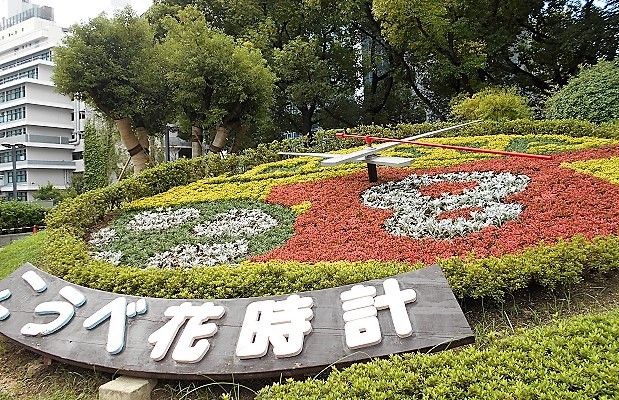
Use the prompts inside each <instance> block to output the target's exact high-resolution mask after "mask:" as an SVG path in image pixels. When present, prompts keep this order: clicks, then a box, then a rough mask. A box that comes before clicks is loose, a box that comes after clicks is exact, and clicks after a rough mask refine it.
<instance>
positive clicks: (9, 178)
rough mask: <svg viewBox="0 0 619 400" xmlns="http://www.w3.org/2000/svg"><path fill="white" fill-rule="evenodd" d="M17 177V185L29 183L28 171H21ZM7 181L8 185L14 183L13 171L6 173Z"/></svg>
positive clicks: (17, 173) (18, 171) (17, 172)
mask: <svg viewBox="0 0 619 400" xmlns="http://www.w3.org/2000/svg"><path fill="white" fill-rule="evenodd" d="M16 175H17V183H25V182H27V181H28V175H27V174H26V170H24V169H20V170H17V171H16ZM6 178H7V179H6V181H7V182H8V183H13V171H7V172H6Z"/></svg>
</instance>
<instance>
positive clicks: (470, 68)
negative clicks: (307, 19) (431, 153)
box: [374, 0, 619, 116]
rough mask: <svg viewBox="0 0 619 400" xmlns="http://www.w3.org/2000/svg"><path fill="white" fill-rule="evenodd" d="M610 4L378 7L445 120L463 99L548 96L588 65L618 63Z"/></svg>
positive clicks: (474, 1)
mask: <svg viewBox="0 0 619 400" xmlns="http://www.w3.org/2000/svg"><path fill="white" fill-rule="evenodd" d="M603 3H604V2H599V3H597V2H594V1H584V2H580V1H572V0H553V1H544V0H535V1H527V2H523V1H515V0H513V1H501V2H499V1H494V0H492V1H490V0H453V1H448V2H444V1H443V2H439V1H434V0H433V1H420V0H415V1H410V0H375V1H374V11H375V14H376V16H377V18H378V19H379V21H380V22H381V24H382V27H383V32H384V34H385V36H386V38H387V39H388V41H389V43H390V44H391V45H393V46H394V47H395V48H396V49H398V50H399V51H401V52H403V59H402V61H403V63H402V65H403V67H404V68H408V69H410V70H411V71H413V72H414V74H412V75H413V76H412V79H409V84H410V85H411V87H412V88H413V89H415V86H417V89H420V87H421V88H425V89H426V90H427V92H426V93H422V94H424V95H425V98H424V96H421V95H420V94H419V91H418V90H415V93H416V94H417V95H418V96H419V97H420V98H421V99H422V100H423V101H424V102H425V103H426V104H427V106H428V107H429V108H433V109H436V110H438V111H439V116H440V114H444V112H443V111H442V110H444V109H445V107H446V105H447V102H446V99H449V98H450V97H452V96H454V95H456V94H458V93H462V92H464V93H467V94H469V95H470V94H472V93H474V92H475V91H477V90H479V89H480V88H482V87H485V86H486V85H488V84H492V85H517V86H518V87H519V88H521V89H524V90H525V91H526V92H529V93H531V94H536V95H539V94H541V95H547V94H549V93H550V91H551V88H552V87H555V86H562V85H564V84H565V83H566V82H567V80H568V78H569V77H570V76H572V75H573V74H575V73H576V71H577V67H578V65H580V64H581V63H591V62H594V61H595V60H597V59H599V58H614V57H616V55H617V39H618V29H619V26H618V25H617V23H616V16H613V13H612V12H611V11H610V9H609V7H608V6H607V5H604V4H603ZM613 18H615V19H613Z"/></svg>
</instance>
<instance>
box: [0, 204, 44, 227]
mask: <svg viewBox="0 0 619 400" xmlns="http://www.w3.org/2000/svg"><path fill="white" fill-rule="evenodd" d="M46 213H47V209H45V208H44V207H42V206H40V205H38V204H34V203H27V202H22V201H0V229H13V228H26V227H32V226H34V225H43V224H44V218H45V214H46Z"/></svg>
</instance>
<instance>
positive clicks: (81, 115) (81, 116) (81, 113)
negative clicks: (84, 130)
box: [71, 111, 86, 121]
mask: <svg viewBox="0 0 619 400" xmlns="http://www.w3.org/2000/svg"><path fill="white" fill-rule="evenodd" d="M80 119H86V111H80ZM71 121H75V112H72V113H71Z"/></svg>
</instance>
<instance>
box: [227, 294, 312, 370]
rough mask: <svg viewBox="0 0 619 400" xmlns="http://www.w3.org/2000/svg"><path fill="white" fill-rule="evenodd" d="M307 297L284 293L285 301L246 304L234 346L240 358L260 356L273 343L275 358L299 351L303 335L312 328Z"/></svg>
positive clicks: (310, 308) (310, 311)
mask: <svg viewBox="0 0 619 400" xmlns="http://www.w3.org/2000/svg"><path fill="white" fill-rule="evenodd" d="M313 305H314V300H313V299H312V298H311V297H299V296H298V295H292V296H288V298H287V299H286V300H281V301H275V300H264V301H256V302H253V303H251V304H250V305H249V306H247V310H246V312H245V318H244V320H243V326H242V327H241V333H240V335H239V341H238V343H237V346H236V355H237V357H239V358H241V359H249V358H260V357H262V356H264V355H265V354H266V353H267V351H268V350H269V343H271V344H272V345H273V353H274V354H275V357H277V358H284V357H293V356H296V355H298V354H299V353H301V351H303V342H304V339H305V336H306V335H308V334H310V332H311V331H312V324H311V323H310V321H311V320H312V318H313V317H314V312H313V311H312V307H313Z"/></svg>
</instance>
